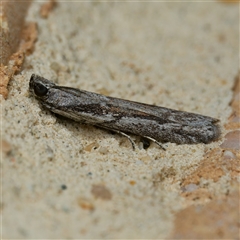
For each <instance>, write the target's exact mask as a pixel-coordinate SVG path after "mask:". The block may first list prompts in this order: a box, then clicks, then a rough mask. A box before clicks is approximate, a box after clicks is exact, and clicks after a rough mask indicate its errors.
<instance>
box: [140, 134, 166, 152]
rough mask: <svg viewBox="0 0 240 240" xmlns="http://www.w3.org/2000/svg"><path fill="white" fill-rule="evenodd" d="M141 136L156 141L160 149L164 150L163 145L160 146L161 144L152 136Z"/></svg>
mask: <svg viewBox="0 0 240 240" xmlns="http://www.w3.org/2000/svg"><path fill="white" fill-rule="evenodd" d="M143 137H144V138H146V139H149V140H151V141H153V142H154V143H156V144H157V145H158V146H159V147H160V148H161V149H163V150H164V151H166V148H164V147H163V146H162V144H161V143H159V142H158V141H157V140H155V139H154V138H151V137H147V136H143Z"/></svg>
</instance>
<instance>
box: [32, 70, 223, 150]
mask: <svg viewBox="0 0 240 240" xmlns="http://www.w3.org/2000/svg"><path fill="white" fill-rule="evenodd" d="M29 90H30V92H32V93H33V94H34V95H35V97H36V98H37V99H38V100H39V101H40V103H41V104H42V106H43V107H45V108H46V109H48V110H50V111H51V112H54V113H57V114H59V115H62V116H64V117H67V118H70V119H72V120H74V121H77V122H80V123H86V124H91V125H94V126H98V127H100V128H104V129H108V130H111V131H114V132H117V133H119V134H122V135H123V136H125V137H127V138H128V139H129V140H130V142H131V144H132V146H133V148H135V144H134V142H133V140H132V139H131V137H130V136H129V135H128V133H131V134H135V135H138V136H141V137H144V138H146V139H149V140H151V141H153V142H155V143H157V144H158V145H159V146H160V147H161V148H163V149H164V147H163V146H162V145H161V143H166V142H170V143H176V144H197V143H205V144H207V143H210V142H212V141H216V140H218V139H219V137H220V134H221V131H220V127H219V125H218V123H219V120H218V119H215V118H212V117H208V116H203V115H200V114H196V113H190V112H184V111H177V110H173V109H169V108H165V107H159V106H155V105H149V104H145V103H139V102H134V101H129V100H124V99H120V98H114V97H109V96H104V95H101V94H97V93H94V92H88V91H84V90H80V89H76V88H70V87H64V86H57V85H56V84H54V83H53V82H51V81H49V80H47V79H45V78H43V77H41V76H38V75H35V74H32V76H31V78H30V82H29Z"/></svg>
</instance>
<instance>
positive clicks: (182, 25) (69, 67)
mask: <svg viewBox="0 0 240 240" xmlns="http://www.w3.org/2000/svg"><path fill="white" fill-rule="evenodd" d="M40 9H41V3H36V2H35V3H34V4H33V5H32V6H31V8H30V11H29V15H28V20H29V21H35V22H37V23H38V26H39V35H38V42H37V44H36V48H35V51H34V52H33V54H32V55H30V56H28V57H27V58H26V60H25V64H24V66H23V71H22V72H21V74H18V75H16V76H15V77H14V78H13V80H12V81H11V82H10V88H9V90H10V93H9V98H8V99H7V100H4V99H2V100H1V105H2V108H1V114H2V120H3V124H2V131H1V133H2V144H1V148H2V150H1V152H2V156H3V161H2V166H1V168H2V193H3V197H2V206H1V213H2V216H3V238H24V239H33V238H34V239H36V238H41V239H43V238H50V239H51V238H52V239H53V238H54V239H57V238H62V239H66V238H78V239H81V238H82V239H83V238H85V239H86V238H157V239H161V238H167V237H173V236H175V237H177V236H179V235H178V234H177V233H178V232H179V233H181V236H182V237H183V238H184V237H186V236H191V237H192V236H193V238H201V237H202V236H206V237H207V236H208V237H209V236H210V237H212V238H216V239H217V238H220V237H221V236H224V237H232V236H233V237H234V236H235V235H234V233H235V229H236V228H235V227H237V225H235V223H236V212H235V211H236V209H237V206H238V201H237V199H238V192H236V190H235V188H236V187H234V186H236V184H238V181H239V170H238V169H237V167H236V166H237V161H239V157H240V156H239V149H229V148H228V149H224V148H220V147H219V146H220V144H221V143H222V142H223V141H224V139H222V141H219V142H215V143H212V144H208V145H204V144H199V145H182V146H177V145H175V144H167V146H166V147H167V151H162V150H161V149H159V148H158V146H156V145H155V144H153V143H152V144H151V146H150V147H149V148H148V149H146V150H145V149H144V148H143V144H142V143H141V142H140V141H139V138H137V137H135V138H136V142H137V144H138V146H139V147H138V148H137V150H136V151H135V152H134V151H132V148H131V145H130V144H129V142H128V140H126V139H125V138H123V137H122V136H118V135H116V134H111V133H110V132H107V131H103V130H100V129H97V128H94V127H91V126H84V125H79V124H78V123H74V122H70V121H67V120H65V119H58V118H56V117H55V116H54V115H53V114H51V113H49V112H47V111H45V110H44V109H41V108H40V106H39V105H38V103H37V101H36V100H35V99H34V98H33V97H30V96H29V93H28V84H29V78H30V76H31V74H32V73H36V74H39V75H42V76H44V77H46V78H49V79H52V80H53V81H55V82H57V83H58V84H61V85H67V86H72V87H78V88H82V89H86V90H89V91H94V92H98V93H104V94H107V95H111V96H114V97H122V98H126V99H130V100H134V101H140V102H146V103H150V104H156V105H161V106H165V107H170V108H175V109H179V110H186V111H192V112H196V113H200V114H204V115H209V116H212V117H215V118H219V119H220V120H221V125H222V130H223V136H224V135H225V134H226V133H227V132H230V131H232V130H237V128H236V124H235V125H234V126H235V127H234V128H232V127H231V125H228V124H229V120H228V118H229V116H230V115H231V113H232V112H233V109H232V107H233V106H232V105H231V106H230V105H229V103H230V102H231V100H232V86H233V85H234V81H235V78H236V75H237V73H238V57H239V56H238V46H239V45H238V44H239V42H238V41H239V39H238V27H239V21H238V14H239V9H238V7H237V5H228V4H222V3H217V2H216V3H209V2H208V3H206V2H205V3H204V2H197V3H189V2H188V3H176V2H175V3H163V2H161V3H160V2H159V3H156V2H155V3H140V2H138V3H137V2H134V3H113V2H111V3H96V2H94V3H89V2H86V3H83V2H78V3H76V2H75V3H73V2H71V3H64V2H59V3H58V4H57V6H56V8H55V9H54V11H52V12H51V13H50V14H49V16H48V18H47V19H43V18H41V16H40V14H39V11H40ZM213 9H214V11H213ZM236 116H237V115H236ZM237 117H239V116H237ZM236 119H237V118H235V120H236ZM226 124H227V126H228V127H227V128H226V129H225V128H224V126H226ZM133 137H134V136H133ZM205 170H208V171H207V172H206V171H205ZM215 170H216V171H215ZM229 193H230V194H229ZM225 197H226V198H225ZM218 199H220V201H221V203H220V204H219V205H216V204H214V203H215V202H216V201H218ZM224 199H225V200H224ZM231 202H234V206H233V207H231V206H230V204H231ZM195 204H199V205H201V208H200V211H201V212H202V213H200V215H201V218H200V219H198V214H196V213H195V214H194V211H195V206H191V205H195ZM211 204H212V205H214V206H215V207H214V209H213V214H212V215H211V214H210V213H209V214H207V212H208V210H209V209H211V208H212V205H211ZM223 206H226V208H224V209H223V210H224V211H223V210H221V209H222V208H223ZM188 209H190V210H189V213H190V214H191V218H189V219H190V220H189V221H188V222H194V223H195V224H194V225H191V226H192V228H193V231H192V232H191V233H194V234H193V235H191V234H190V232H188V231H187V230H186V227H188V225H187V224H183V223H182V222H179V221H178V219H181V218H182V219H183V218H184V217H186V215H188V214H187V210H188ZM198 210H199V209H198ZM178 211H179V212H178ZM176 212H178V213H177V214H176ZM226 213H228V217H229V218H227V219H226V218H225V214H226ZM175 214H176V215H175ZM205 215H206V217H207V220H206V219H205V218H204V216H205ZM220 216H222V217H224V218H225V219H226V220H225V222H223V223H224V224H225V225H226V226H233V228H232V230H233V231H232V232H231V233H230V230H229V231H227V230H224V229H223V230H222V233H221V234H219V231H215V232H214V231H212V232H211V234H208V235H206V234H205V235H204V233H209V231H210V229H209V228H210V227H212V224H213V223H214V224H218V223H217V222H216V221H215V220H214V219H217V218H218V217H220ZM175 217H176V221H174V219H175ZM204 222H206V223H207V224H208V225H204ZM221 223H222V222H221ZM13 226H14V228H13ZM200 228H201V229H203V230H198V229H200ZM43 229H44V231H43ZM179 229H181V232H180V231H179ZM188 233H189V234H188ZM181 236H180V237H181Z"/></svg>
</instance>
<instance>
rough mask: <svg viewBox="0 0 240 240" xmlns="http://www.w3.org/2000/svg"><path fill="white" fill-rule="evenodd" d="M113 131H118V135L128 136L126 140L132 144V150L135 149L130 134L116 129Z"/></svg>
mask: <svg viewBox="0 0 240 240" xmlns="http://www.w3.org/2000/svg"><path fill="white" fill-rule="evenodd" d="M111 131H113V130H111ZM114 132H116V133H118V134H120V135H122V136H124V137H126V138H128V140H129V141H130V143H131V144H132V148H133V150H135V143H134V142H133V140H132V139H131V137H130V136H128V135H127V134H126V133H123V132H120V131H117V130H114Z"/></svg>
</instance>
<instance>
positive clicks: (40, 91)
mask: <svg viewBox="0 0 240 240" xmlns="http://www.w3.org/2000/svg"><path fill="white" fill-rule="evenodd" d="M53 86H55V84H54V83H52V82H50V81H49V80H47V79H45V78H43V77H40V76H38V75H35V74H32V76H31V78H30V81H29V91H30V92H31V93H33V94H34V95H35V96H36V97H39V98H44V97H46V96H47V94H48V91H49V88H50V87H53Z"/></svg>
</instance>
